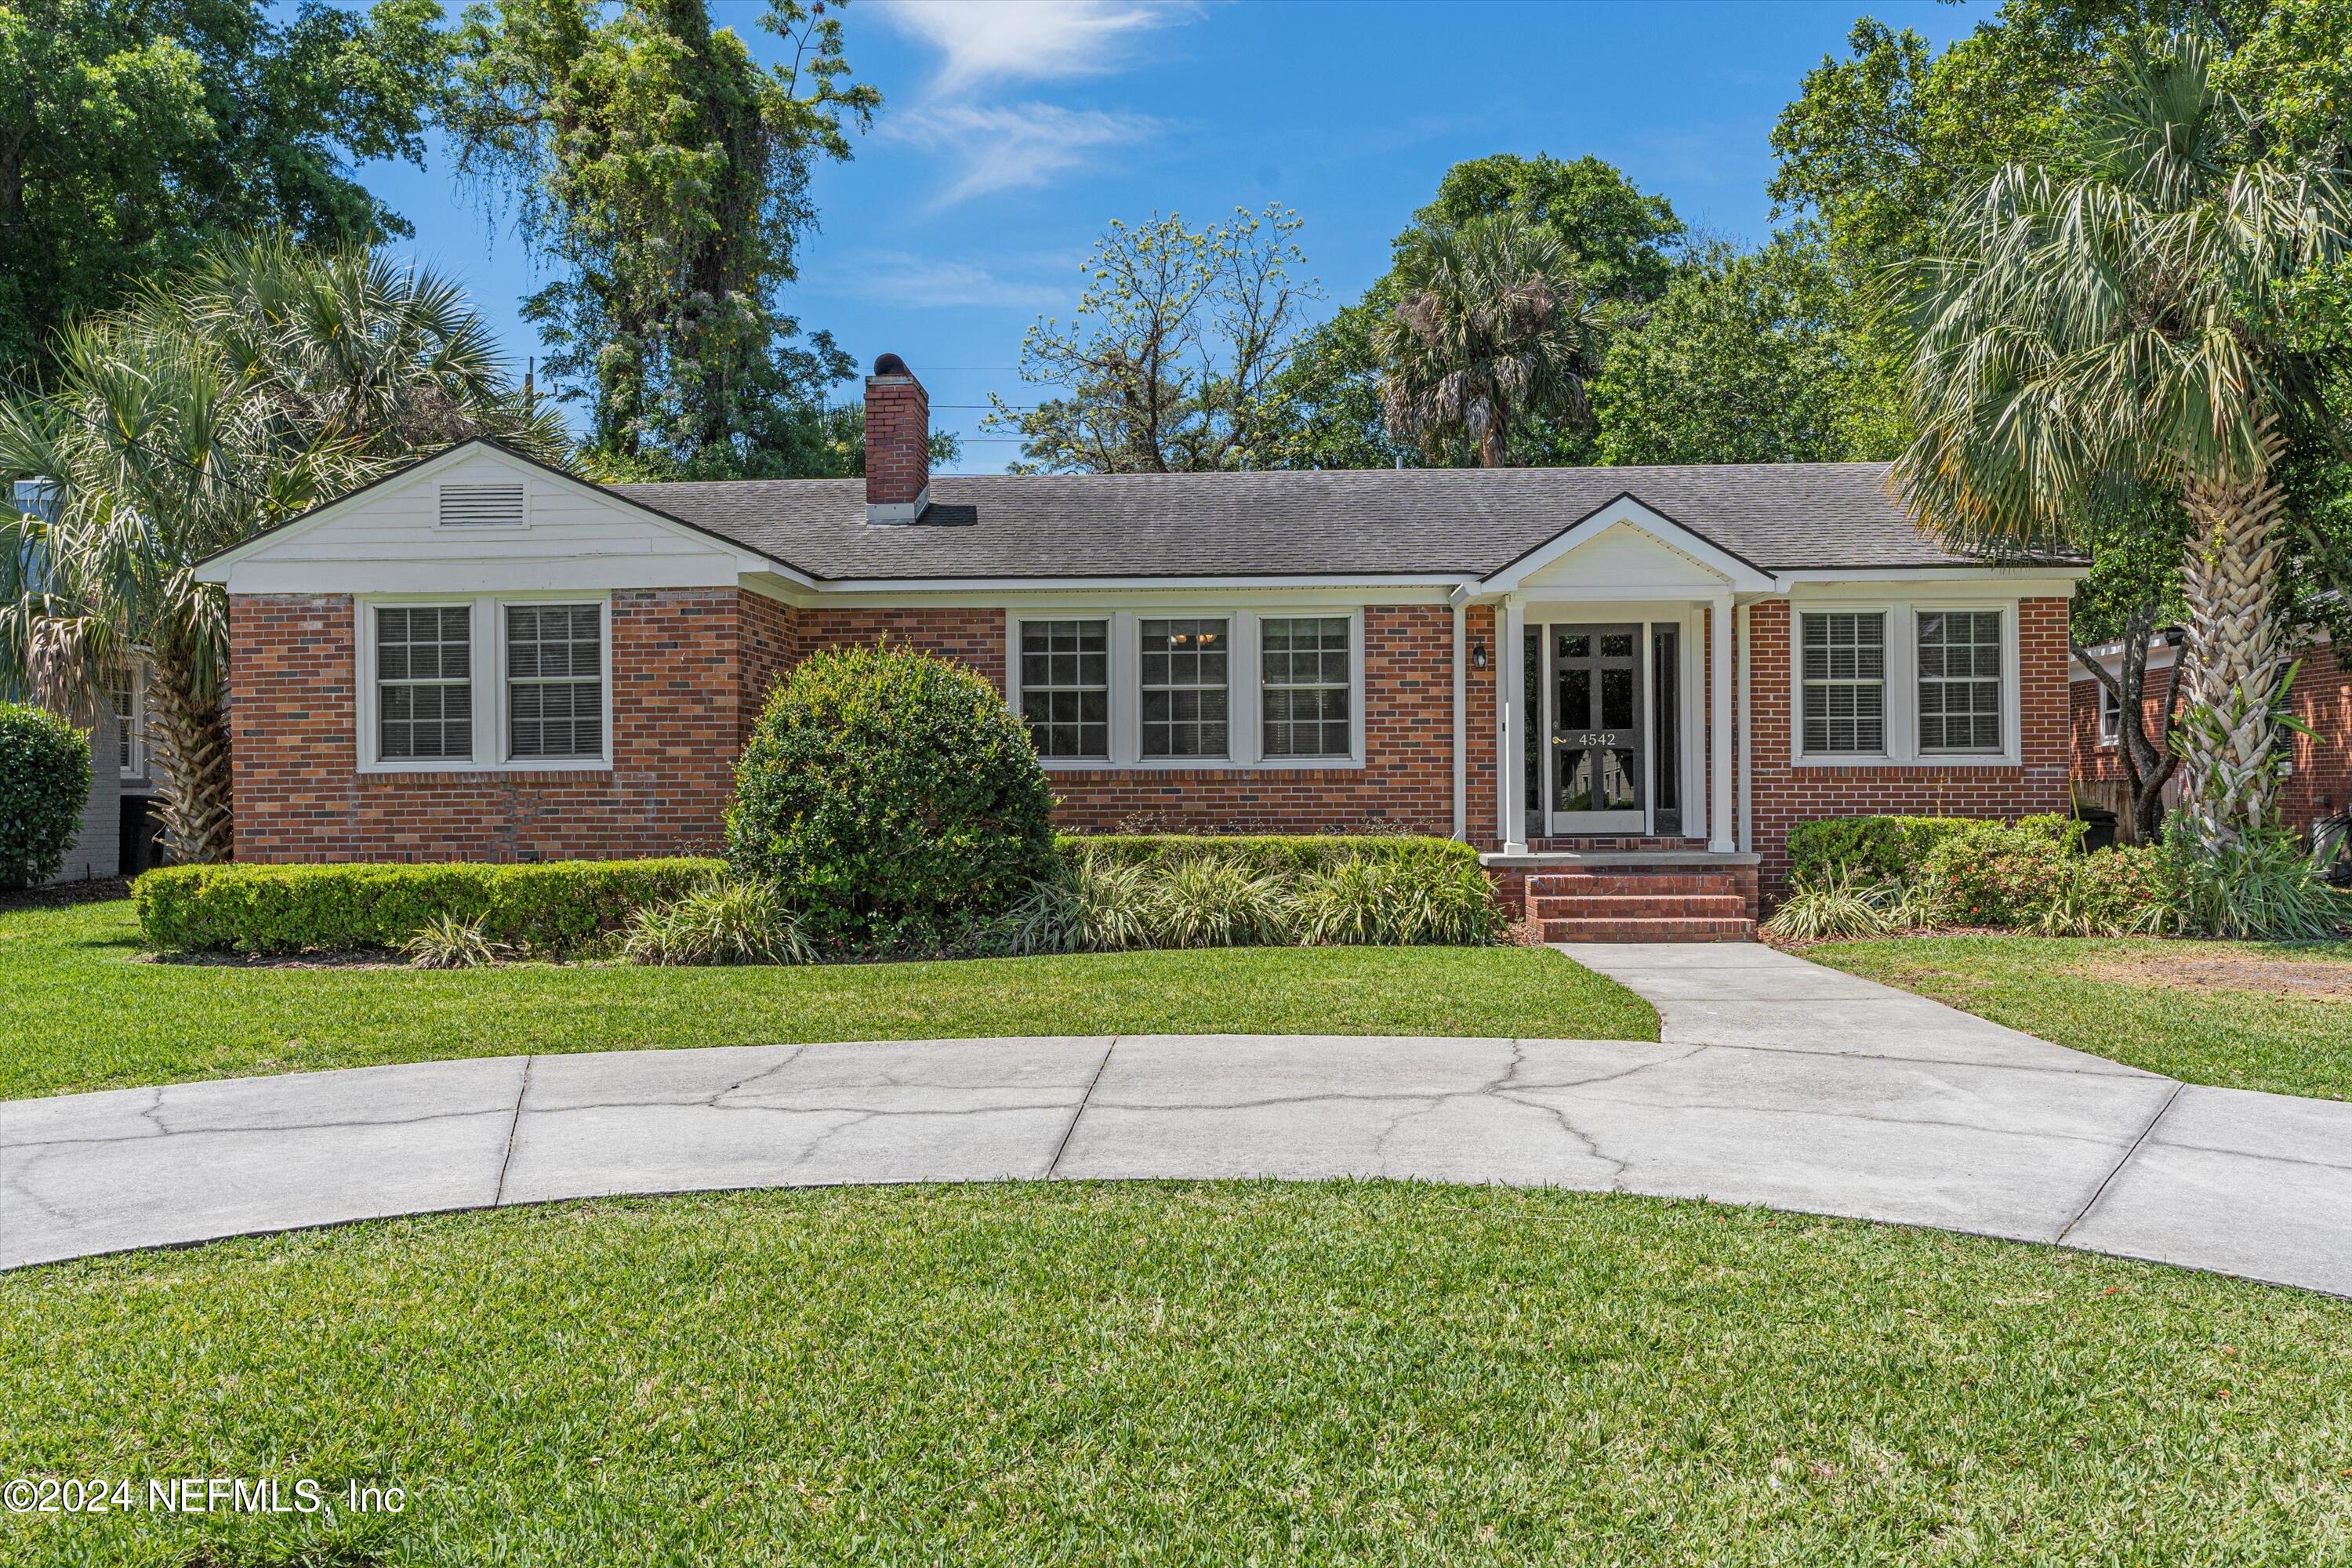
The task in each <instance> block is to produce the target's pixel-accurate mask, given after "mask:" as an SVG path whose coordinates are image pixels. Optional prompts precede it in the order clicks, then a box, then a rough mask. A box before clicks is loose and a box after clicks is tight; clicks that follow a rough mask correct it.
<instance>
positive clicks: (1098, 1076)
mask: <svg viewBox="0 0 2352 1568" xmlns="http://www.w3.org/2000/svg"><path fill="white" fill-rule="evenodd" d="M1119 1038H1120V1037H1118V1036H1117V1035H1113V1036H1112V1037H1110V1043H1109V1044H1108V1045H1107V1046H1105V1047H1103V1054H1102V1060H1100V1061H1098V1062H1097V1063H1095V1075H1094V1077H1092V1078H1090V1079H1087V1091H1086V1092H1085V1093H1084V1094H1082V1095H1080V1096H1078V1104H1077V1109H1076V1110H1073V1111H1071V1112H1070V1124H1069V1125H1068V1126H1066V1127H1065V1128H1063V1129H1062V1141H1061V1142H1058V1143H1056V1144H1055V1145H1054V1157H1053V1158H1052V1159H1051V1160H1048V1161H1047V1162H1046V1163H1045V1180H1047V1181H1049V1182H1050V1181H1052V1180H1053V1179H1054V1176H1055V1173H1056V1172H1058V1171H1060V1170H1061V1168H1062V1156H1063V1155H1065V1154H1066V1153H1068V1152H1070V1140H1071V1139H1072V1138H1073V1137H1075V1136H1076V1133H1077V1131H1078V1118H1079V1117H1081V1116H1084V1115H1085V1114H1086V1113H1087V1106H1089V1105H1091V1104H1093V1103H1094V1098H1095V1086H1096V1085H1097V1084H1099V1083H1100V1082H1102V1075H1103V1069H1104V1068H1107V1067H1108V1066H1110V1054H1111V1052H1113V1051H1115V1050H1117V1049H1118V1042H1119Z"/></svg>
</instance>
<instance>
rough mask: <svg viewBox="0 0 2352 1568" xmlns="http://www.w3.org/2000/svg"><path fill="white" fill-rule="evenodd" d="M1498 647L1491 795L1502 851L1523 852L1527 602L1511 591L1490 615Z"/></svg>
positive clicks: (1525, 836)
mask: <svg viewBox="0 0 2352 1568" xmlns="http://www.w3.org/2000/svg"><path fill="white" fill-rule="evenodd" d="M1496 626H1497V632H1498V636H1497V638H1496V640H1497V641H1499V642H1501V643H1502V645H1503V646H1502V647H1498V648H1496V650H1495V653H1496V659H1495V684H1496V692H1495V698H1496V703H1495V707H1496V711H1497V712H1499V713H1500V714H1502V716H1503V754H1502V755H1501V756H1500V757H1499V758H1497V759H1496V768H1495V773H1496V790H1495V794H1496V796H1497V797H1498V798H1499V799H1500V801H1501V803H1502V817H1503V820H1502V823H1501V829H1502V831H1501V834H1500V837H1501V838H1502V840H1503V852H1504V853H1505V854H1507V855H1524V854H1526V853H1527V852H1528V802H1527V794H1528V784H1527V779H1528V757H1527V747H1528V742H1527V736H1528V714H1527V711H1526V710H1527V702H1526V700H1524V693H1525V692H1526V690H1527V661H1528V660H1527V626H1528V612H1527V607H1526V606H1525V605H1521V604H1520V603H1519V601H1518V598H1517V595H1514V596H1512V597H1510V598H1507V599H1505V600H1504V601H1503V613H1502V614H1501V615H1500V616H1496Z"/></svg>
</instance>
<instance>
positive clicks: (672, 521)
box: [195, 437, 816, 592]
mask: <svg viewBox="0 0 2352 1568" xmlns="http://www.w3.org/2000/svg"><path fill="white" fill-rule="evenodd" d="M484 452H487V453H488V454H490V455H492V456H494V457H496V458H499V459H500V460H501V461H502V462H505V463H510V464H512V465H513V466H514V467H515V468H517V470H519V471H520V472H521V473H523V474H526V475H528V476H529V478H530V481H531V482H532V483H536V484H546V485H551V486H552V487H554V488H556V489H559V490H561V491H563V492H566V493H569V494H571V495H572V496H574V497H577V498H581V499H585V500H593V501H595V502H598V503H601V504H603V505H605V506H613V507H619V508H621V509H623V510H625V511H628V512H630V513H632V514H634V515H635V516H636V517H638V518H640V519H642V520H643V521H646V522H647V523H649V524H651V525H652V526H654V527H655V528H656V529H659V530H660V531H663V532H665V533H668V534H670V535H672V536H674V537H676V538H677V539H680V540H682V541H685V542H689V543H691V544H693V545H695V546H696V547H697V548H698V549H699V550H702V551H705V552H709V553H710V554H714V555H724V556H727V557H729V558H730V559H731V560H732V561H733V562H734V563H735V569H736V570H737V571H738V572H746V573H748V572H764V573H772V574H775V575H777V576H781V577H782V578H784V579H785V580H786V581H788V582H790V583H793V584H796V585H798V586H801V587H805V588H814V587H815V586H816V579H815V578H814V577H811V576H809V575H808V574H805V573H803V572H802V571H801V570H800V569H799V568H798V567H796V566H793V565H790V564H788V563H784V562H782V561H775V560H771V559H770V558H769V557H767V556H765V555H761V554H758V553H756V552H751V551H749V550H746V549H745V548H744V547H743V546H742V545H740V544H738V543H736V542H734V541H733V540H731V539H724V538H721V537H720V536H719V535H718V534H715V533H712V532H709V531H707V530H704V529H700V528H696V527H694V526H693V525H691V524H689V523H685V522H680V521H678V520H677V519H676V518H673V517H669V516H667V515H665V514H663V513H662V512H659V511H656V510H654V509H653V508H651V507H649V506H646V505H645V504H644V503H642V502H640V501H635V500H631V499H630V498H628V497H627V496H625V495H622V494H620V493H619V492H617V491H615V490H613V489H607V488H606V487H604V486H603V485H598V484H593V483H591V482H590V481H588V480H585V479H576V478H574V477H573V476H572V475H570V474H567V473H565V472H564V471H563V470H562V469H561V468H551V467H549V466H548V465H547V464H545V463H541V462H537V461H535V460H533V459H531V458H525V457H522V456H521V455H520V454H518V453H514V452H509V451H508V450H507V449H506V448H505V447H501V446H499V444H498V443H497V442H495V441H488V440H484V439H483V438H482V437H473V438H472V439H470V440H466V441H460V442H458V443H457V445H456V446H454V447H448V448H446V450H443V451H440V452H436V453H435V454H434V455H433V456H432V457H430V458H425V459H424V460H423V461H421V462H415V463H411V464H409V465H408V466H407V467H405V468H394V470H392V472H390V473H388V474H385V475H383V477H382V478H380V479H374V480H373V481H371V482H370V483H367V484H364V485H362V486H361V487H360V488H359V489H355V490H352V492H351V493H350V494H348V495H343V496H339V497H337V498H336V499H335V500H331V501H328V502H326V503H325V504H324V505H321V506H318V507H314V508H312V509H311V510H310V511H307V512H304V513H303V514H302V515H301V516H299V517H297V518H295V519H293V520H292V521H289V522H284V523H280V524H278V526H277V527H275V528H272V529H269V530H267V531H264V532H261V533H257V534H255V535H254V536H253V537H252V538H250V539H248V540H246V541H245V542H242V543H240V544H236V545H233V546H231V547H230V548H229V549H227V550H225V551H223V552H220V553H219V554H217V555H215V556H213V557H211V558H210V559H208V560H205V561H203V562H199V563H197V565H196V569H195V576H196V578H197V580H198V581H199V582H205V583H220V584H226V583H227V582H228V581H229V578H230V575H231V574H232V573H234V572H237V571H238V570H239V569H240V568H242V569H244V571H245V573H247V574H250V573H251V571H252V569H253V568H254V567H256V566H260V565H264V564H266V563H268V557H269V554H270V552H272V551H273V550H275V549H277V548H278V547H280V546H282V545H285V544H288V543H290V542H293V541H295V540H299V539H301V538H304V537H306V536H307V535H309V534H311V533H315V532H317V531H319V530H320V529H321V528H324V527H327V526H329V525H330V524H331V523H334V522H336V521H339V520H341V519H342V518H344V517H346V516H348V515H349V514H350V513H351V512H352V511H353V510H356V509H358V508H360V507H362V506H364V505H367V504H369V503H371V502H373V501H375V500H382V499H383V497H384V496H386V495H388V494H392V493H394V492H395V491H398V490H404V489H411V488H413V487H415V486H417V485H422V484H426V483H430V482H431V481H432V480H433V479H434V478H435V476H436V475H438V474H441V473H445V472H446V471H447V470H448V469H450V468H455V467H457V465H458V464H459V463H461V462H463V461H464V460H466V459H467V458H472V457H474V456H476V455H478V453H484ZM481 531H482V532H495V533H499V534H504V535H507V536H509V537H512V536H514V535H516V534H519V533H521V532H522V531H523V530H522V529H518V528H511V527H502V528H498V529H495V530H481ZM315 574H316V572H315V569H310V570H309V571H307V572H306V575H315ZM368 585H369V586H370V587H379V586H383V584H375V583H373V582H371V583H370V584H368ZM615 585H629V584H615ZM635 585H638V586H659V585H660V584H635ZM263 591H265V592H266V591H268V590H267V589H264V590H263Z"/></svg>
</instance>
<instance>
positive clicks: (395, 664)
mask: <svg viewBox="0 0 2352 1568" xmlns="http://www.w3.org/2000/svg"><path fill="white" fill-rule="evenodd" d="M473 614H474V613H473V611H472V610H471V609H470V608H468V607H467V606H466V605H379V606H377V608H376V612H375V679H376V754H377V755H379V756H381V757H383V759H384V760H385V761H387V762H398V761H404V760H409V759H417V758H427V757H447V758H458V759H465V758H469V757H471V756H472V755H473V754H474V660H473Z"/></svg>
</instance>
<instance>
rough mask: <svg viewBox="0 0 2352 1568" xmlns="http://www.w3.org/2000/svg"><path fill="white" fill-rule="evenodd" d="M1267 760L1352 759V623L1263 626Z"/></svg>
mask: <svg viewBox="0 0 2352 1568" xmlns="http://www.w3.org/2000/svg"><path fill="white" fill-rule="evenodd" d="M1258 625H1259V629H1260V638H1259V652H1258V658H1259V661H1260V662H1259V667H1258V673H1259V682H1260V685H1261V686H1262V688H1263V689H1264V701H1265V715H1264V719H1265V754H1266V755H1267V756H1269V757H1344V756H1346V755H1347V754H1348V691H1349V676H1348V617H1347V616H1315V617H1313V618H1311V619H1300V620H1279V621H1276V620H1267V621H1261V622H1259V623H1258Z"/></svg>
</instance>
